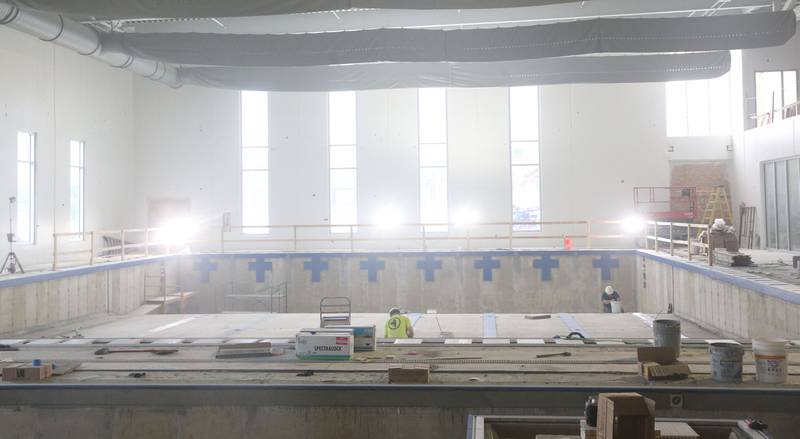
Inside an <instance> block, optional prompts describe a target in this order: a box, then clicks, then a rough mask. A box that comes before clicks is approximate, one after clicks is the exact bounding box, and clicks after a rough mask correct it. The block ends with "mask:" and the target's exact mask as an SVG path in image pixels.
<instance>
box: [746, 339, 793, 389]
mask: <svg viewBox="0 0 800 439" xmlns="http://www.w3.org/2000/svg"><path fill="white" fill-rule="evenodd" d="M753 356H754V357H755V359H756V379H757V380H758V381H759V382H762V383H767V384H783V383H785V382H786V376H787V374H788V370H787V364H786V340H780V339H758V340H756V339H754V340H753Z"/></svg>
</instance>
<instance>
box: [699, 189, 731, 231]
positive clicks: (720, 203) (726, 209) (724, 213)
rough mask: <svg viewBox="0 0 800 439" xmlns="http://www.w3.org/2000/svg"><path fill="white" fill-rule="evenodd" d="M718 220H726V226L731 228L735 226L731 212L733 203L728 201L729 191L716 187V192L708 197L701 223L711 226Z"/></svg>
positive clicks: (712, 192)
mask: <svg viewBox="0 0 800 439" xmlns="http://www.w3.org/2000/svg"><path fill="white" fill-rule="evenodd" d="M717 218H722V219H724V220H725V224H727V225H729V226H731V225H733V212H732V211H731V203H730V201H729V200H728V191H727V190H726V189H725V186H714V190H713V191H711V195H709V196H708V203H707V204H706V210H705V211H703V217H702V220H701V222H700V223H701V224H708V225H711V224H712V223H713V222H714V220H715V219H717Z"/></svg>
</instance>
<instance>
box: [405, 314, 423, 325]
mask: <svg viewBox="0 0 800 439" xmlns="http://www.w3.org/2000/svg"><path fill="white" fill-rule="evenodd" d="M420 317H422V314H420V313H411V314H409V315H408V319H409V320H411V326H414V325H416V324H417V320H419V318H420Z"/></svg>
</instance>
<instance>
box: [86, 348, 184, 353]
mask: <svg viewBox="0 0 800 439" xmlns="http://www.w3.org/2000/svg"><path fill="white" fill-rule="evenodd" d="M175 352H178V350H177V349H109V348H100V349H98V350H96V351H94V354H95V355H108V354H122V353H151V354H156V355H169V354H174V353H175Z"/></svg>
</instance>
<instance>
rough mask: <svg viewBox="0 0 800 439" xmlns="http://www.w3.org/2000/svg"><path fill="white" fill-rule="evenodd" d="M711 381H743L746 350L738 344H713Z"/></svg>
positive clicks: (710, 347) (711, 350)
mask: <svg viewBox="0 0 800 439" xmlns="http://www.w3.org/2000/svg"><path fill="white" fill-rule="evenodd" d="M708 350H709V352H711V379H713V380H714V381H722V382H737V383H738V382H741V381H742V356H744V349H742V346H741V345H740V344H737V343H711V346H709V348H708Z"/></svg>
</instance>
